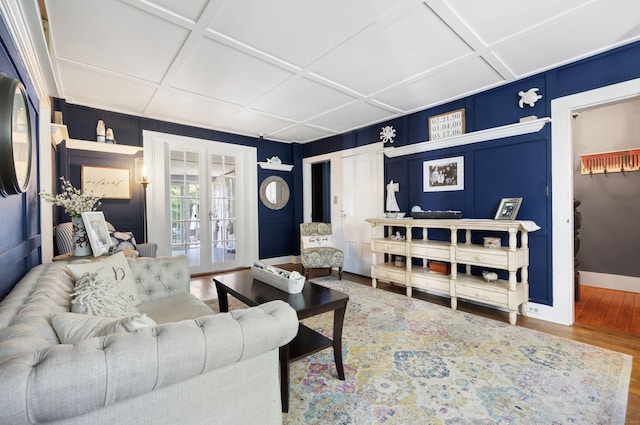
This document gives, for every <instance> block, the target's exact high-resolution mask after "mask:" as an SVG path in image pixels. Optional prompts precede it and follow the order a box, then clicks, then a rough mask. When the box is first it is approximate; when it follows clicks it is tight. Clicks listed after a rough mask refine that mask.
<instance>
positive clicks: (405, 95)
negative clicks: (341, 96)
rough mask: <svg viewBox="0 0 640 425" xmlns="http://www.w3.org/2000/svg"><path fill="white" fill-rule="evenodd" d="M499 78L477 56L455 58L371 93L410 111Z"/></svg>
mask: <svg viewBox="0 0 640 425" xmlns="http://www.w3.org/2000/svg"><path fill="white" fill-rule="evenodd" d="M502 81H503V79H502V78H501V77H500V76H499V75H498V74H497V73H496V72H495V70H494V69H493V68H491V67H490V66H489V65H487V63H486V62H485V61H484V60H483V59H482V58H479V57H474V58H469V59H468V60H465V61H460V62H456V63H455V64H452V65H449V66H446V67H444V68H441V69H439V70H438V71H436V72H433V73H429V74H427V75H425V76H424V77H423V78H419V79H416V80H414V81H411V82H410V83H408V84H404V85H401V86H398V87H394V88H392V89H389V90H386V91H384V92H383V93H380V94H378V95H376V96H375V99H376V100H379V101H380V102H382V103H385V104H387V105H390V106H393V107H395V108H398V109H401V110H403V111H404V112H412V111H416V110H420V109H424V108H426V107H428V106H431V105H434V104H437V103H439V102H441V101H442V99H455V98H459V97H462V96H464V95H466V94H468V93H472V92H475V91H478V90H479V89H485V88H488V87H491V86H495V85H497V84H499V83H501V82H502Z"/></svg>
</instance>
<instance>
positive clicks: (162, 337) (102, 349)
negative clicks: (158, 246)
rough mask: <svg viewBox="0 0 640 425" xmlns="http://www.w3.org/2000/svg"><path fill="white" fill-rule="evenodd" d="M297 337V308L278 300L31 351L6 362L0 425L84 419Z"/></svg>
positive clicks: (0, 396)
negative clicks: (116, 404) (120, 402)
mask: <svg viewBox="0 0 640 425" xmlns="http://www.w3.org/2000/svg"><path fill="white" fill-rule="evenodd" d="M297 332H298V317H297V314H296V312H295V310H294V309H293V308H291V307H290V306H289V305H288V304H287V303H285V302H283V301H272V302H269V303H266V304H263V305H260V306H257V307H252V308H248V309H245V310H242V311H237V312H233V313H222V314H216V315H210V316H204V317H201V318H199V319H196V320H185V321H182V322H175V323H167V324H164V325H159V326H156V327H154V328H147V329H141V330H139V331H136V332H132V333H118V334H111V335H108V336H106V337H98V338H90V339H86V340H84V341H82V342H80V343H78V344H60V345H56V346H54V347H51V348H49V349H46V350H41V351H35V352H32V353H29V354H25V355H22V356H20V357H16V358H12V359H10V360H8V361H6V362H4V364H2V365H0V366H1V367H0V382H2V385H0V423H3V424H13V423H18V424H22V423H39V422H45V421H52V422H53V421H56V420H61V419H64V418H69V417H73V416H77V415H81V414H84V413H87V412H90V411H93V410H96V409H99V408H102V407H104V406H108V405H111V404H115V403H118V402H119V401H121V400H125V399H128V398H132V397H135V396H137V395H139V394H143V393H147V392H150V391H153V390H155V389H158V388H162V387H165V386H168V385H172V384H176V383H179V382H181V381H185V380H187V379H189V378H192V377H194V376H197V375H200V374H204V373H208V372H211V371H213V370H215V369H218V368H222V367H225V366H227V365H230V364H233V363H237V362H241V361H243V360H245V359H249V358H253V357H255V356H257V355H260V354H262V353H265V352H268V351H271V350H274V349H277V348H278V347H280V346H282V345H285V344H287V343H288V342H289V341H291V340H292V339H293V338H294V337H295V335H296V334H297ZM275 367H277V365H274V368H275Z"/></svg>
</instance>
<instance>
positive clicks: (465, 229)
mask: <svg viewBox="0 0 640 425" xmlns="http://www.w3.org/2000/svg"><path fill="white" fill-rule="evenodd" d="M367 222H369V223H370V224H371V253H372V266H371V278H372V285H373V287H374V288H375V287H376V286H377V281H378V280H381V281H384V282H390V283H394V284H399V285H403V286H405V287H406V293H407V296H409V297H410V296H411V295H412V288H420V289H424V290H428V291H433V292H436V293H439V294H442V295H446V296H449V297H451V308H453V309H454V310H455V309H457V306H458V298H463V299H467V300H471V301H477V302H481V303H484V304H488V305H493V306H496V307H502V308H506V309H507V310H508V312H509V323H511V324H512V325H515V324H516V318H517V312H518V309H519V308H520V312H521V314H522V315H523V316H526V315H527V303H528V300H529V283H528V277H529V276H528V274H529V273H528V268H529V236H528V235H529V232H532V231H535V230H538V229H539V227H538V226H537V225H536V224H535V223H534V222H532V221H520V220H514V221H510V220H509V221H508V220H491V219H413V218H369V219H367ZM414 229H418V230H417V231H416V232H415V233H414ZM436 229H440V232H441V234H440V236H441V238H440V239H443V238H442V236H443V233H442V232H443V231H444V232H445V234H448V240H436V239H433V238H430V233H432V232H430V231H431V230H434V231H435V230H436ZM385 230H386V232H385ZM394 232H395V233H394ZM398 232H399V233H400V236H401V238H400V239H398V238H396V236H395V235H396V234H397V233H398ZM474 232H480V233H482V234H490V235H491V236H496V235H500V236H506V238H505V239H506V245H501V246H497V247H493V248H489V247H485V246H484V245H483V244H482V243H474V242H473V236H474ZM402 233H404V234H402ZM415 234H420V236H421V237H415V238H414V236H415ZM392 236H393V238H392ZM459 236H460V239H461V240H458V239H459ZM402 238H404V239H402ZM501 239H502V238H501ZM393 256H403V257H406V261H405V262H404V264H403V265H396V263H395V262H394V261H393ZM381 257H388V259H389V261H379V259H380V258H381ZM414 260H415V261H414ZM430 261H438V262H444V263H449V264H450V267H449V268H448V274H442V273H435V272H432V271H429V267H428V263H429V262H430ZM420 262H421V263H422V266H419V265H416V264H414V263H420ZM400 264H402V263H400ZM458 266H461V268H464V272H462V273H459V270H458ZM473 266H475V267H479V268H482V269H488V270H490V271H493V270H504V271H506V272H507V274H508V278H507V279H498V280H496V281H493V282H487V281H485V280H484V278H483V277H482V276H478V275H474V274H472V267H473ZM518 272H520V278H519V280H518Z"/></svg>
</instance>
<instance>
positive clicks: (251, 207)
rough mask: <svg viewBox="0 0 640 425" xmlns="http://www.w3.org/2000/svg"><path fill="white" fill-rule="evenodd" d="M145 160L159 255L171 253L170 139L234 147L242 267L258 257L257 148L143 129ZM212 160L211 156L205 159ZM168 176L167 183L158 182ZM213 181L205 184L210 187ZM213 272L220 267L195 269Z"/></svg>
mask: <svg viewBox="0 0 640 425" xmlns="http://www.w3.org/2000/svg"><path fill="white" fill-rule="evenodd" d="M142 139H143V149H144V163H145V166H146V169H147V172H148V174H149V181H150V184H149V186H148V190H147V205H148V208H147V215H148V216H149V217H147V226H148V235H149V237H148V239H149V240H150V241H154V242H157V243H158V255H171V234H170V231H169V227H168V223H169V222H170V220H171V210H170V208H168V207H167V203H168V199H167V197H166V193H165V192H164V191H163V188H165V187H169V186H168V185H169V182H168V181H167V176H166V173H165V171H166V170H167V169H168V168H169V164H168V160H169V155H168V149H169V147H168V143H175V144H180V143H183V144H185V145H193V144H200V145H202V146H203V147H211V145H212V144H214V143H217V144H223V145H225V147H227V146H228V147H229V148H231V150H233V151H234V154H236V155H237V157H238V162H237V164H236V174H237V175H238V187H237V193H238V195H239V196H238V198H237V202H238V204H237V205H236V209H237V213H238V216H237V225H236V230H237V233H236V240H237V242H238V244H239V246H241V247H244V249H239V250H237V255H238V257H237V259H236V260H237V261H236V262H237V263H239V266H240V267H249V266H251V265H252V264H253V262H254V261H255V259H256V258H258V189H257V184H256V182H257V181H258V171H257V166H256V164H257V149H256V148H255V147H247V146H242V145H237V144H231V143H224V142H218V141H213V140H205V139H197V138H192V137H186V136H179V135H175V134H166V133H159V132H155V131H149V130H143V132H142ZM203 160H204V161H206V162H207V163H208V158H205V159H203ZM159 179H164V180H165V182H164V183H165V184H164V185H162V184H154V182H158V181H159ZM209 187H210V185H206V186H203V188H202V189H203V190H204V189H205V188H206V190H209ZM195 271H196V272H209V271H218V270H195Z"/></svg>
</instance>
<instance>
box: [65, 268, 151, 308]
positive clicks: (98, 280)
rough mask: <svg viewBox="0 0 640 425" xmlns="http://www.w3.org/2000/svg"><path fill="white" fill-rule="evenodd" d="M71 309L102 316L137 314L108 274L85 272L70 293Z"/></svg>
mask: <svg viewBox="0 0 640 425" xmlns="http://www.w3.org/2000/svg"><path fill="white" fill-rule="evenodd" d="M71 311H72V312H74V313H85V314H92V315H94V316H103V317H127V316H132V315H134V314H138V310H136V308H135V307H133V306H132V305H131V304H130V303H129V302H128V301H127V299H126V298H125V295H124V294H123V293H122V291H121V290H120V287H119V286H118V284H117V283H116V282H115V281H114V280H113V279H111V278H110V277H109V276H108V275H104V274H101V273H100V272H99V271H97V272H94V273H92V272H87V273H85V274H83V275H82V277H81V278H80V280H78V281H77V282H76V286H75V289H74V290H73V292H72V293H71Z"/></svg>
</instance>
